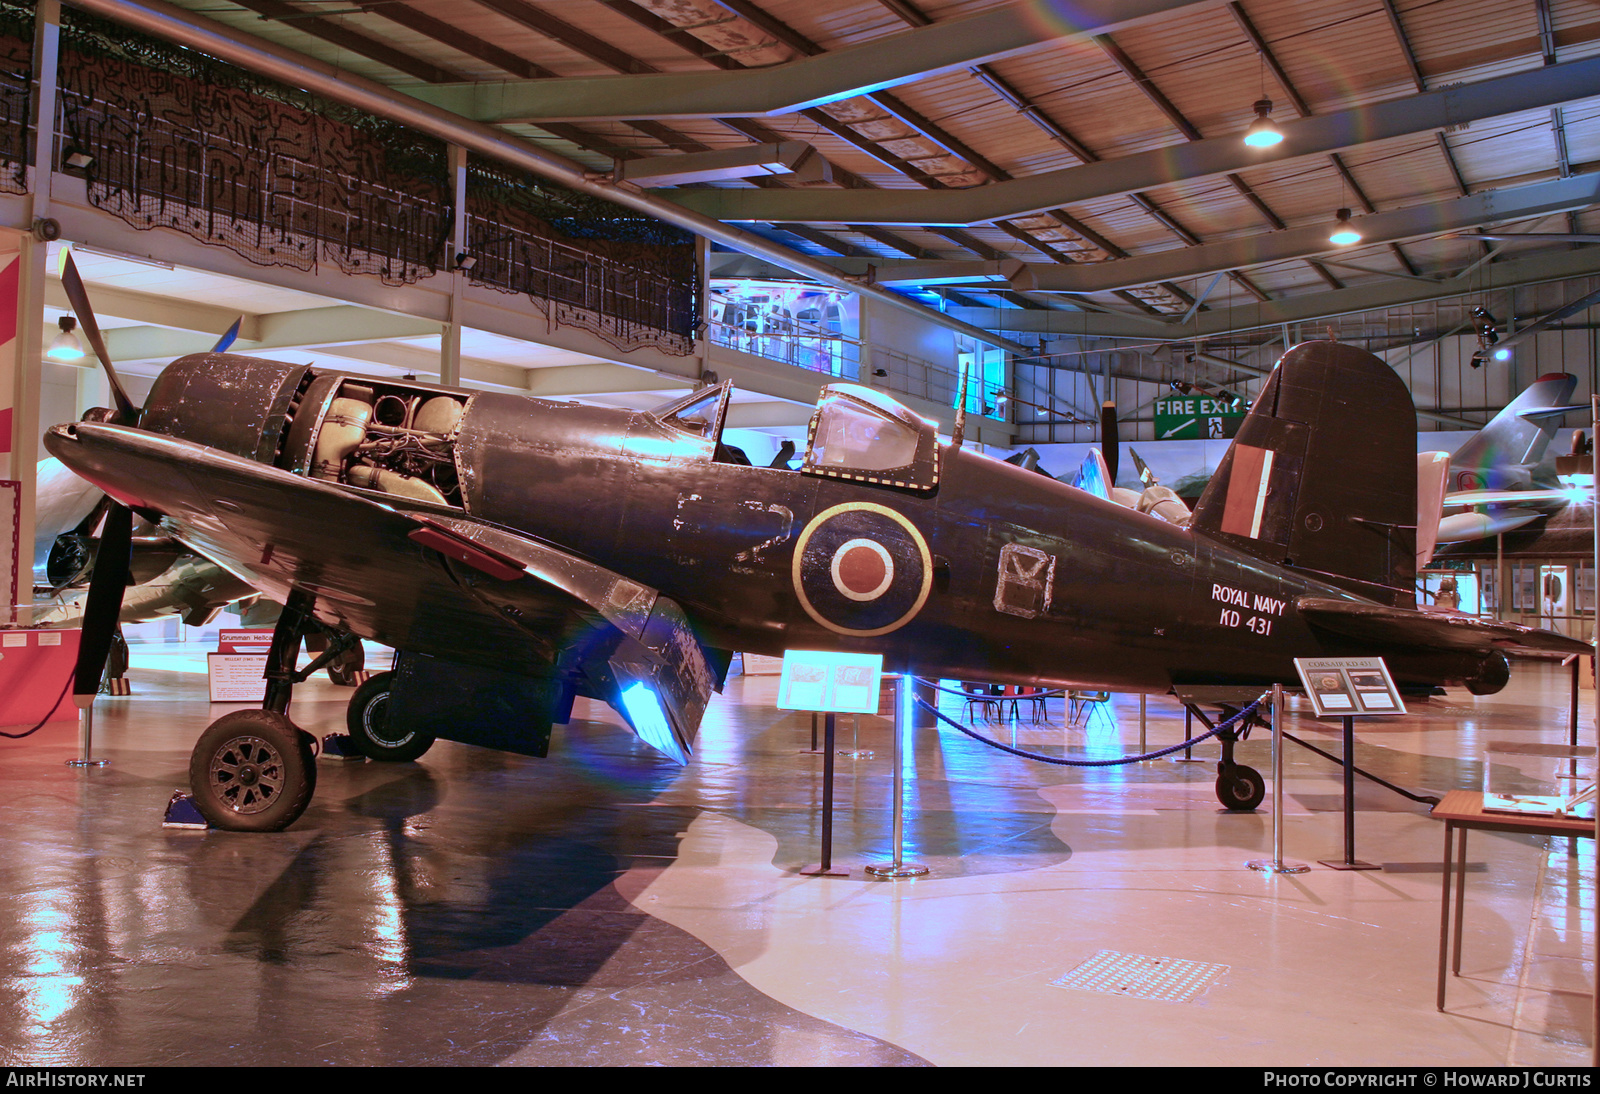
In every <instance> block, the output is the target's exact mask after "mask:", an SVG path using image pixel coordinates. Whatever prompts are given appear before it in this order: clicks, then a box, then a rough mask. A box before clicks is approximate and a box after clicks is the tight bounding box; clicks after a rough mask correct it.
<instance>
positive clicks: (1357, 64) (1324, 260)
mask: <svg viewBox="0 0 1600 1094" xmlns="http://www.w3.org/2000/svg"><path fill="white" fill-rule="evenodd" d="M69 2H73V3H78V4H79V6H82V7H85V8H88V9H91V10H94V11H97V12H99V13H101V14H104V15H109V16H112V17H122V18H126V17H127V16H128V14H129V12H130V11H166V10H169V9H167V7H166V5H161V4H159V2H158V0H151V2H149V3H134V2H131V0H69ZM176 8H177V9H184V12H183V14H182V15H181V18H182V19H184V20H186V21H187V22H189V23H192V24H194V25H197V26H205V27H212V28H226V30H227V31H229V32H242V33H244V34H248V35H252V36H256V37H259V38H261V39H265V40H267V41H268V42H271V43H274V44H275V45H276V47H277V49H278V51H279V52H280V53H282V54H283V55H284V56H286V57H289V58H291V59H294V58H298V59H301V60H303V61H305V62H306V63H307V64H308V65H317V66H319V67H320V68H322V69H323V70H329V69H330V67H331V69H333V70H337V71H338V72H343V73H349V74H352V75H355V76H359V77H364V78H366V79H369V80H372V81H376V82H377V83H379V84H382V85H386V86H387V87H389V88H391V89H393V90H395V91H397V92H400V93H402V94H403V95H404V96H407V97H409V99H410V100H412V101H416V102H420V103H422V104H426V105H428V106H430V107H433V108H439V109H442V110H445V111H448V112H450V114H451V115H453V116H459V117H460V118H462V119H463V120H465V121H469V122H477V123H488V124H491V125H494V126H497V127H500V128H501V129H502V130H504V131H505V132H508V133H510V134H513V135H515V136H516V137H518V138H520V139H522V140H525V141H527V142H530V143H531V144H533V145H535V146H537V147H539V148H541V149H544V150H547V151H549V152H551V153H554V154H556V155H558V156H561V157H566V158H568V159H570V160H573V161H576V162H577V163H579V164H581V165H583V166H584V167H586V168H588V169H589V171H590V172H591V173H592V178H594V179H596V180H609V179H610V178H611V177H613V175H616V174H619V173H620V172H621V171H622V165H624V164H626V165H628V167H627V174H628V176H629V177H630V178H631V179H633V180H634V183H632V184H630V185H635V184H636V185H638V186H642V187H649V186H650V185H651V181H650V180H651V179H652V178H662V177H666V176H668V175H669V174H671V173H672V172H674V171H678V172H681V171H682V170H684V169H686V168H688V167H691V166H694V165H695V164H696V163H697V162H703V161H704V160H705V159H706V157H708V156H709V155H710V154H713V153H724V154H727V153H735V152H737V151H739V150H743V152H744V153H745V155H744V157H743V158H744V159H745V160H747V161H748V163H749V164H750V165H751V168H750V169H751V170H753V171H757V172H758V173H756V174H754V175H753V176H752V177H749V178H742V179H728V178H722V179H718V180H715V181H699V182H688V183H683V184H681V185H677V186H657V187H656V188H654V189H648V190H646V191H644V193H647V194H648V196H649V198H650V199H651V200H656V201H660V202H663V203H671V204H670V205H668V206H664V207H665V208H681V209H682V210H684V211H685V214H686V215H703V216H709V217H713V218H717V219H718V220H722V221H726V222H730V223H736V224H738V225H739V226H740V227H742V228H744V229H748V230H749V231H751V232H753V233H756V234H757V235H759V236H760V237H763V238H764V239H765V240H767V241H770V242H771V243H772V244H775V245H777V246H779V247H781V248H786V249H788V250H789V251H792V252H798V253H799V254H801V255H804V256H808V258H809V260H811V261H813V262H815V261H821V262H825V263H827V264H829V265H830V266H831V267H832V268H834V269H836V270H837V271H838V273H839V274H840V276H842V277H847V278H851V279H858V280H860V281H862V282H865V283H875V284H877V285H878V286H880V287H882V288H891V289H892V290H893V291H895V292H897V293H901V294H906V295H909V296H910V297H912V298H914V299H917V300H920V301H922V302H923V303H925V304H927V305H930V306H932V307H935V308H937V309H939V310H940V311H942V312H944V313H946V314H950V315H954V316H960V317H963V318H966V319H967V320H969V321H971V322H973V323H975V324H977V325H980V326H984V327H986V328H988V329H991V330H1001V331H1006V332H1018V331H1037V332H1041V333H1044V332H1052V331H1072V332H1085V333H1089V332H1092V333H1100V334H1113V335H1115V334H1121V335H1124V336H1132V337H1139V338H1145V339H1161V338H1168V339H1171V338H1179V337H1184V336H1189V337H1194V336H1196V335H1216V334H1221V333H1227V332H1230V331H1235V330H1240V329H1249V328H1252V327H1262V326H1265V325H1267V324H1271V323H1280V322H1289V321H1301V320H1306V319H1314V318H1319V317H1322V316H1328V315H1335V314H1341V313H1348V312H1351V311H1357V310H1366V309H1372V308H1382V307H1386V306H1389V305H1392V304H1395V303H1404V302H1409V301H1415V300H1423V299H1434V298H1439V297H1445V296H1450V295H1460V294H1462V293H1465V292H1472V291H1481V290H1483V289H1486V288H1490V287H1494V288H1503V287H1506V286H1508V285H1514V284H1521V283H1532V282H1537V281H1549V280H1556V279H1561V278H1569V277H1580V276H1584V275H1586V274H1591V273H1595V272H1600V258H1597V257H1596V256H1597V255H1600V251H1597V250H1596V249H1595V247H1594V246H1593V244H1592V243H1588V242H1574V241H1571V240H1568V239H1563V238H1560V234H1562V233H1567V234H1570V233H1586V232H1596V231H1600V217H1596V216H1595V215H1594V213H1593V212H1591V211H1590V210H1591V209H1592V207H1593V206H1594V205H1595V203H1596V194H1595V188H1596V183H1597V182H1600V109H1597V103H1600V11H1597V10H1596V9H1595V7H1594V6H1593V5H1592V4H1590V3H1587V2H1586V0H1513V2H1510V3H1507V2H1505V0H1325V2H1321V3H1318V4H1315V5H1311V4H1305V3H1298V2H1295V0H1233V2H1216V0H1204V2H1188V0H1086V2H1082V3H1076V4H1073V5H1070V8H1069V6H1068V5H1065V4H1061V3H1052V2H1028V3H1020V4H1019V3H1002V2H991V0H955V2H945V0H544V2H542V3H534V2H531V0H353V2H345V0H336V2H335V0H328V2H321V0H319V2H312V0H296V2H287V0H237V2H232V0H179V3H178V4H177V5H176ZM1262 99H1267V100H1270V101H1271V104H1272V105H1271V109H1270V112H1269V113H1270V117H1271V118H1272V119H1273V121H1275V122H1276V123H1277V124H1278V126H1279V127H1280V128H1281V129H1282V131H1283V133H1284V135H1285V140H1284V141H1283V142H1282V143H1281V144H1280V145H1278V146H1276V147H1275V148H1271V149H1256V148H1247V147H1246V146H1245V145H1244V144H1243V143H1242V141H1241V139H1240V138H1241V136H1242V134H1243V133H1244V131H1245V130H1246V128H1247V127H1248V125H1249V124H1250V123H1251V121H1252V120H1254V119H1255V117H1256V116H1257V111H1256V109H1255V104H1256V103H1257V101H1259V100H1262ZM786 142H788V143H786ZM793 142H803V143H804V144H805V145H808V146H809V147H810V148H812V149H814V150H815V153H816V154H817V156H820V162H818V161H817V160H816V159H815V158H813V159H812V160H811V162H810V163H809V165H803V167H804V169H796V170H793V171H792V172H790V173H787V174H785V173H777V174H772V173H766V172H768V171H773V170H776V171H779V172H784V171H789V170H790V168H791V167H793V166H794V165H793V162H792V161H793V159H794V156H793V155H792V154H791V155H790V156H789V159H790V161H791V162H787V163H785V162H781V160H782V157H780V156H779V155H778V153H777V151H776V150H777V149H779V148H780V147H787V148H790V149H791V153H792V144H793ZM696 157H700V160H698V161H697V160H696ZM727 158H728V157H727V155H724V156H723V158H722V159H721V160H718V161H717V162H719V163H724V164H725V163H726V161H727ZM734 158H735V159H737V158H739V157H738V156H734ZM1341 208H1347V209H1349V210H1351V211H1352V213H1353V214H1354V223H1355V224H1356V225H1357V226H1358V228H1360V229H1361V230H1362V232H1363V235H1364V238H1363V240H1362V241H1361V242H1360V243H1358V244H1355V245H1351V246H1344V247H1340V246H1336V245H1334V244H1332V243H1330V242H1329V241H1328V238H1327V236H1328V232H1329V230H1330V229H1331V227H1332V225H1333V221H1334V218H1335V214H1336V211H1337V210H1339V209H1341ZM1491 229H1493V230H1498V233H1499V234H1500V235H1501V238H1498V239H1483V238H1477V235H1478V234H1481V233H1483V232H1484V231H1486V230H1491ZM1508 237H1509V238H1508ZM714 263H715V266H714V269H715V270H716V272H717V273H719V274H723V275H727V276H749V277H792V276H793V275H792V274H791V273H789V272H787V271H786V270H785V269H783V267H782V266H781V265H780V264H779V263H776V262H774V261H772V259H771V257H770V256H758V257H750V256H748V255H741V254H737V253H727V254H720V255H717V256H714ZM1262 340H1265V338H1264V337H1263V339H1262ZM494 349H495V347H492V346H486V347H485V353H486V354H490V355H492V353H493V352H494ZM390 356H391V357H394V354H393V353H390Z"/></svg>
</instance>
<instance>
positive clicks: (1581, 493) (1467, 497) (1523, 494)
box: [1444, 488, 1589, 509]
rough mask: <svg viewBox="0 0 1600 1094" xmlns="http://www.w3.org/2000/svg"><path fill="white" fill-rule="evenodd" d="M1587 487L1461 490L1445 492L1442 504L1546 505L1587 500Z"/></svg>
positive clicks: (1452, 506) (1451, 507) (1448, 507)
mask: <svg viewBox="0 0 1600 1094" xmlns="http://www.w3.org/2000/svg"><path fill="white" fill-rule="evenodd" d="M1588 495H1589V491H1588V489H1587V488H1585V489H1582V490H1577V489H1559V490H1546V489H1535V490H1461V491H1458V492H1457V493H1454V494H1446V495H1445V499H1444V505H1445V508H1446V509H1453V508H1455V507H1456V506H1458V505H1547V504H1559V503H1565V502H1572V501H1586V500H1588Z"/></svg>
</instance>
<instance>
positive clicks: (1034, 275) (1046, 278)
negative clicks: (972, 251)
mask: <svg viewBox="0 0 1600 1094" xmlns="http://www.w3.org/2000/svg"><path fill="white" fill-rule="evenodd" d="M1597 203H1600V174H1589V175H1578V176H1575V177H1573V178H1568V179H1553V180H1551V181H1549V182H1536V183H1533V184H1532V185H1529V186H1518V187H1511V188H1508V189H1505V190H1490V191H1486V192H1483V193H1478V194H1473V195H1471V196H1469V197H1464V198H1456V199H1455V200H1454V201H1445V202H1438V203H1435V204H1429V205H1413V206H1411V207H1409V208H1406V209H1393V210H1390V211H1389V212H1386V213H1373V214H1372V215H1371V216H1365V217H1362V218H1361V233H1362V238H1363V240H1364V242H1365V243H1367V244H1369V245H1370V244H1374V243H1388V242H1393V241H1398V240H1405V239H1420V238H1423V237H1426V236H1437V235H1442V234H1444V233H1445V232H1451V231H1457V230H1460V229H1465V228H1472V227H1474V226H1476V225H1480V224H1487V223H1491V222H1496V221H1505V220H1516V219H1521V218H1523V217H1534V216H1542V215H1548V214H1550V213H1561V212H1566V211H1567V210H1569V209H1584V208H1588V207H1589V206H1591V205H1594V204H1597ZM1337 253H1341V248H1339V247H1338V246H1336V245H1335V244H1332V243H1329V242H1328V228H1327V225H1326V224H1312V225H1308V226H1306V227H1302V228H1289V229H1286V230H1284V231H1281V232H1273V233H1271V234H1270V235H1259V236H1247V237H1243V238H1239V239H1231V240H1225V241H1222V242H1218V243H1204V244H1201V245H1200V246H1198V247H1190V248H1187V249H1185V250H1173V251H1158V252H1156V253H1154V254H1147V255H1139V256H1136V257H1134V258H1124V259H1119V260H1118V261H1115V262H1097V263H1094V264H1092V265H1091V264H1081V265H1076V266H1059V267H1057V266H1051V267H1028V268H1026V269H1024V270H1021V271H1019V272H1018V273H1017V274H1016V275H1014V276H1013V277H1012V278H1011V287H1012V288H1014V289H1017V290H1019V291H1022V292H1041V291H1043V292H1078V293H1093V292H1107V291H1109V290H1112V289H1121V288H1128V287H1131V286H1134V285H1149V284H1153V283H1155V282H1159V281H1173V280H1176V281H1181V280H1186V279H1188V278H1193V277H1201V276H1204V275H1205V274H1208V273H1215V272H1218V271H1220V270H1237V269H1241V268H1244V267H1249V266H1260V265H1264V264H1266V263H1269V262H1284V261H1290V260H1294V259H1301V258H1306V257H1309V256H1312V255H1319V254H1337Z"/></svg>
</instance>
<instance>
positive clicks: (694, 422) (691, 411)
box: [666, 387, 722, 437]
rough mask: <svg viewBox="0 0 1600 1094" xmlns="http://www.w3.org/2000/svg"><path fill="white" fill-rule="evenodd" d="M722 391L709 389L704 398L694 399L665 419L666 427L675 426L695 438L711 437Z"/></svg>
mask: <svg viewBox="0 0 1600 1094" xmlns="http://www.w3.org/2000/svg"><path fill="white" fill-rule="evenodd" d="M721 397H722V389H721V388H715V387H714V388H712V389H710V390H709V391H708V392H707V393H706V395H705V397H704V398H701V399H696V400H695V401H694V402H692V403H690V404H689V405H688V406H686V407H684V408H683V409H682V410H680V411H678V412H677V413H676V414H673V415H672V416H671V417H669V418H667V419H666V422H667V424H668V425H671V426H676V427H677V428H679V429H682V430H684V431H685V432H688V433H693V434H694V435H695V436H697V437H709V436H711V430H712V428H713V427H714V426H715V425H716V421H717V406H718V403H719V402H720V401H721Z"/></svg>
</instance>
